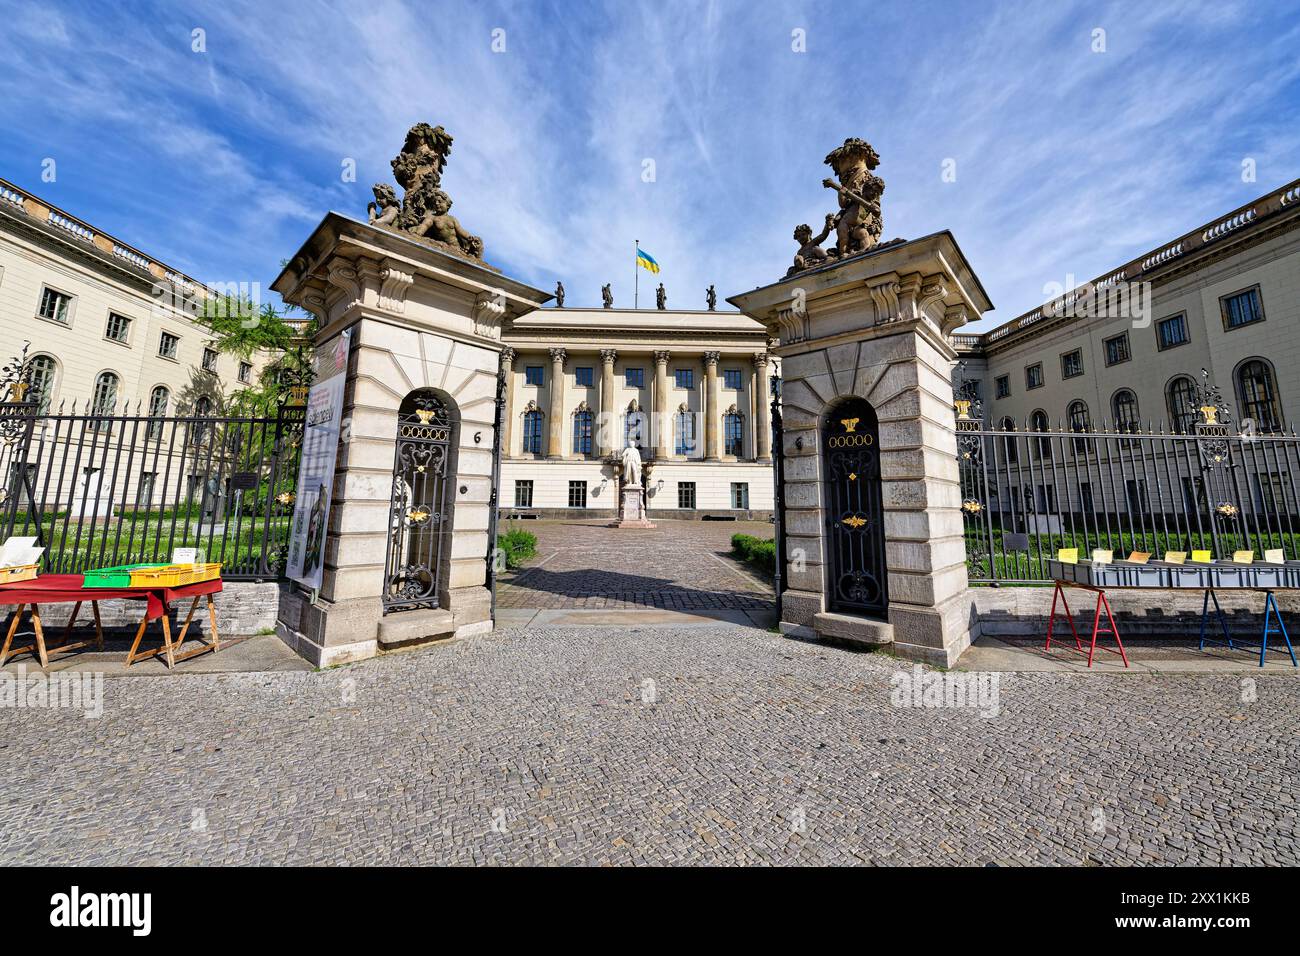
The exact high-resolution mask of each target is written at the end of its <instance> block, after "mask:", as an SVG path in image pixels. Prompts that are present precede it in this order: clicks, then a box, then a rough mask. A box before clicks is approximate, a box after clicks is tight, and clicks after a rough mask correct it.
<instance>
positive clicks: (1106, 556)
mask: <svg viewBox="0 0 1300 956" xmlns="http://www.w3.org/2000/svg"><path fill="white" fill-rule="evenodd" d="M1114 560H1115V552H1114V551H1107V550H1106V549H1105V548H1093V549H1092V563H1093V564H1110V563H1111V562H1112V561H1114Z"/></svg>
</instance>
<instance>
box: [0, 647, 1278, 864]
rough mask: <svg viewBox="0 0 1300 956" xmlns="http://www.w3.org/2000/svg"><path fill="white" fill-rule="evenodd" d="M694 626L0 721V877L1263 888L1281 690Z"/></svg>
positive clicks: (444, 653) (133, 687) (130, 699)
mask: <svg viewBox="0 0 1300 956" xmlns="http://www.w3.org/2000/svg"><path fill="white" fill-rule="evenodd" d="M913 673H914V672H913V670H912V668H911V666H910V665H907V664H905V663H903V662H900V661H897V660H895V659H893V658H890V657H888V656H884V655H880V654H863V653H854V652H850V651H846V650H842V649H838V648H831V647H822V646H818V645H815V644H810V643H804V642H799V641H792V640H788V639H783V638H781V637H779V636H777V635H775V634H772V633H770V632H767V631H764V630H761V629H757V628H752V627H739V626H722V625H716V624H708V625H702V626H695V627H668V628H638V627H635V626H631V627H628V628H600V627H569V628H553V629H537V630H523V629H505V630H499V631H497V632H495V633H492V634H486V635H481V636H478V637H474V638H469V639H466V640H463V641H459V642H454V643H449V644H446V645H442V646H438V647H431V648H425V649H422V650H418V651H414V652H407V653H402V654H396V655H392V656H388V657H384V658H380V659H378V660H375V661H370V662H366V663H362V664H356V665H352V666H348V667H343V668H338V669H335V670H331V671H328V672H323V673H301V672H300V673H278V674H243V675H235V674H231V675H211V676H195V675H176V676H170V677H161V678H152V677H147V678H146V677H139V678H119V679H109V680H106V681H105V683H104V693H105V698H104V713H103V716H102V717H101V718H99V719H91V720H88V719H84V718H83V717H82V716H81V714H80V713H79V712H71V711H68V710H58V711H52V710H33V709H14V708H11V707H6V708H4V709H0V741H3V743H0V753H3V755H4V757H3V760H4V767H5V781H4V787H3V790H2V791H0V863H3V864H15V863H69V862H76V863H155V864H176V863H199V862H210V863H215V862H224V863H345V862H347V863H476V862H477V863H482V862H488V863H556V862H559V863H593V864H600V863H616V864H617V863H726V864H734V863H766V862H771V863H795V862H812V863H858V862H861V863H896V864H903V863H938V864H956V863H966V864H990V863H997V864H1003V865H1005V864H1016V863H1143V862H1160V863H1171V864H1176V863H1210V864H1217V863H1273V864H1290V865H1294V864H1296V863H1298V862H1300V856H1298V854H1297V829H1298V824H1297V807H1296V789H1297V786H1296V785H1297V775H1298V774H1300V760H1298V758H1297V736H1296V726H1297V718H1298V717H1300V681H1297V679H1296V678H1295V677H1292V676H1260V677H1258V678H1254V679H1253V683H1250V684H1247V683H1245V682H1244V680H1243V678H1241V677H1239V676H1173V677H1170V676H1166V677H1158V678H1157V677H1147V676H1138V675H1125V676H1101V675H1075V674H1025V675H1004V676H1002V677H1001V680H1000V685H999V692H1000V693H999V699H998V705H999V706H998V712H997V714H996V716H982V715H981V713H980V711H978V710H976V709H973V708H969V707H959V708H935V709H922V708H911V707H898V706H894V705H893V704H892V703H891V689H892V682H891V678H893V677H894V675H896V674H909V675H910V674H913Z"/></svg>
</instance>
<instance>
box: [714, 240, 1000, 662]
mask: <svg viewBox="0 0 1300 956" xmlns="http://www.w3.org/2000/svg"><path fill="white" fill-rule="evenodd" d="M728 301H729V302H731V303H732V304H733V305H735V306H737V307H738V308H740V309H741V310H742V311H743V312H745V313H746V314H747V315H749V316H751V317H752V318H754V319H756V320H757V321H759V322H761V323H763V325H765V326H766V327H767V328H768V330H769V331H770V332H771V334H772V335H774V336H776V337H777V338H778V339H779V342H778V344H777V345H775V346H774V347H773V349H772V351H773V353H774V354H775V355H777V356H779V357H780V358H781V359H782V373H783V385H782V398H781V404H782V412H783V416H784V434H783V439H782V448H781V449H779V451H780V452H781V454H782V457H783V459H784V473H785V489H784V504H785V532H786V552H785V554H784V555H783V564H784V568H785V570H784V576H785V580H786V582H787V585H788V590H787V591H786V592H785V593H784V595H783V601H782V621H781V627H782V629H783V630H784V631H786V632H787V633H793V634H802V635H805V636H811V635H817V636H821V637H826V638H833V639H837V640H849V641H858V642H863V643H873V644H880V643H893V644H894V645H895V647H896V649H897V650H898V652H899V653H900V654H902V655H903V656H907V657H911V658H915V659H918V660H924V661H927V662H930V663H936V664H942V665H945V666H946V665H949V664H951V663H952V662H953V661H955V660H956V658H957V656H958V655H959V654H960V653H961V652H962V651H963V650H964V649H965V648H966V646H967V645H968V644H969V643H970V640H971V636H972V631H973V621H972V617H971V615H972V610H971V609H972V602H971V600H970V596H969V590H968V587H967V580H966V554H965V543H964V539H963V534H962V517H961V494H960V484H959V481H958V469H957V457H956V452H957V448H956V426H955V418H954V413H953V406H952V388H951V370H952V363H953V360H954V359H955V357H956V352H955V351H954V349H953V346H952V342H951V338H950V337H951V335H952V334H953V332H954V331H956V330H957V329H958V328H960V327H961V326H962V325H964V324H965V323H966V322H968V321H973V320H974V319H976V318H978V317H979V316H980V315H981V314H982V313H984V312H986V311H988V310H989V309H990V308H992V303H991V302H990V301H989V299H988V296H987V295H986V294H985V292H984V290H983V288H982V287H981V285H980V283H979V280H978V279H977V278H976V277H975V275H974V272H973V271H972V270H971V268H970V266H969V265H968V264H967V262H966V259H965V257H964V256H963V255H962V254H961V250H960V249H959V248H958V247H957V244H956V242H955V241H954V240H953V238H952V235H951V234H950V233H948V232H941V233H936V234H934V235H932V236H926V237H924V238H921V239H916V240H913V241H911V242H906V243H898V244H895V245H889V246H884V247H877V248H876V249H874V250H872V251H870V252H868V253H864V254H862V255H859V256H855V257H853V258H850V259H846V260H844V261H841V262H836V263H833V264H830V265H827V266H823V267H821V268H819V269H815V270H811V271H809V272H805V273H801V274H799V275H796V276H793V277H791V278H789V279H786V280H783V281H781V282H778V283H775V284H773V285H770V286H765V287H763V288H760V289H755V290H754V291H752V292H747V293H743V294H741V295H737V296H733V297H732V298H731V299H729V300H728ZM851 396H858V397H861V398H865V399H866V400H867V401H868V402H870V403H871V405H872V407H873V408H874V409H875V411H876V414H877V416H878V418H879V448H880V464H881V494H882V499H883V510H884V515H883V528H884V539H885V564H886V568H885V569H884V570H885V572H886V575H887V581H888V590H889V611H888V620H887V621H876V620H873V619H870V618H866V617H860V616H856V615H852V614H846V613H841V612H831V611H830V604H829V600H828V593H827V592H828V588H830V587H831V586H832V582H831V577H832V576H833V575H832V564H831V560H832V559H831V558H830V557H829V556H828V555H827V553H826V551H827V549H826V541H827V533H826V530H825V529H826V522H827V515H826V514H825V512H824V503H825V502H824V497H825V496H824V491H825V489H824V485H823V475H822V449H821V441H822V429H823V426H824V424H825V423H826V421H827V419H828V418H829V415H828V412H829V411H831V410H832V409H833V408H834V406H835V405H836V403H838V402H839V401H841V400H843V399H845V398H849V397H851Z"/></svg>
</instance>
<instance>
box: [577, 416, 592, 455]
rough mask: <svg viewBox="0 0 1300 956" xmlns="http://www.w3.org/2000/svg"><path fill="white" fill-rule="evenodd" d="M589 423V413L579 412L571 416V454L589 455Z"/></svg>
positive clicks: (590, 417)
mask: <svg viewBox="0 0 1300 956" xmlns="http://www.w3.org/2000/svg"><path fill="white" fill-rule="evenodd" d="M591 421H592V415H591V412H589V411H581V412H578V414H576V415H574V416H573V453H574V454H575V455H590V454H591Z"/></svg>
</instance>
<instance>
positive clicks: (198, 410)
mask: <svg viewBox="0 0 1300 956" xmlns="http://www.w3.org/2000/svg"><path fill="white" fill-rule="evenodd" d="M194 417H195V418H196V419H198V420H197V421H196V422H195V423H194V429H193V431H192V432H190V437H191V440H192V441H193V442H194V444H196V445H202V444H203V443H204V442H206V441H207V440H208V436H209V435H211V434H212V423H211V422H209V421H207V419H209V418H211V417H212V399H211V398H209V397H208V396H206V395H200V396H199V397H198V398H197V399H196V400H195V402H194Z"/></svg>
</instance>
